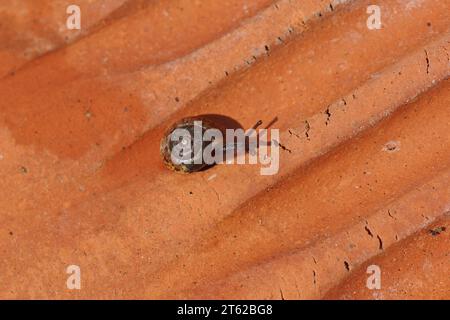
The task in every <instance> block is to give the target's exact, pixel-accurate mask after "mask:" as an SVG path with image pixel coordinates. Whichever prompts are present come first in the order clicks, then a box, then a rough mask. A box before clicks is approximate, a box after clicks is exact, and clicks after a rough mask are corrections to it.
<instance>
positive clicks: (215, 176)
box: [208, 173, 217, 181]
mask: <svg viewBox="0 0 450 320" xmlns="http://www.w3.org/2000/svg"><path fill="white" fill-rule="evenodd" d="M215 178H217V174H215V173H214V174H213V175H211V176H210V177H209V178H208V181H211V180H214V179H215Z"/></svg>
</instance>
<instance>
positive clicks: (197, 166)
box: [160, 118, 222, 173]
mask: <svg viewBox="0 0 450 320" xmlns="http://www.w3.org/2000/svg"><path fill="white" fill-rule="evenodd" d="M217 127H218V126H217V125H216V124H215V123H213V122H212V121H209V120H207V119H199V118H185V119H182V120H181V121H179V122H177V123H176V124H174V125H173V126H172V127H170V128H169V130H167V131H166V133H165V134H164V137H163V139H162V140H161V145H160V151H161V155H162V157H163V162H164V164H165V165H166V167H167V168H169V169H170V170H173V171H177V172H181V173H192V172H198V171H201V170H203V169H205V168H207V167H208V166H210V165H209V164H207V163H205V161H203V153H202V150H204V149H205V148H206V147H207V146H208V145H210V144H211V143H212V142H211V141H204V140H203V134H204V133H205V131H206V130H209V129H217ZM219 130H220V129H219ZM221 131H222V130H221ZM178 132H179V133H183V135H182V136H179V135H177V134H176V133H178ZM196 132H198V133H200V135H199V136H198V137H196V135H195V133H196ZM187 144H189V145H190V148H189V146H186V145H187ZM182 147H185V149H187V150H191V151H190V152H188V154H184V155H180V154H178V152H177V148H178V149H181V148H182ZM196 149H197V150H199V151H200V152H197V153H195V151H196Z"/></svg>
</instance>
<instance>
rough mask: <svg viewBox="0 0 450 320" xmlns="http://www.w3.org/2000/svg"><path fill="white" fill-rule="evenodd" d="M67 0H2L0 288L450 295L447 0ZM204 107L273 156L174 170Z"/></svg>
mask: <svg viewBox="0 0 450 320" xmlns="http://www.w3.org/2000/svg"><path fill="white" fill-rule="evenodd" d="M71 2H72V1H69V0H40V1H22V0H11V1H1V3H0V59H1V61H2V63H1V65H0V97H1V99H0V181H1V188H0V260H1V261H2V262H3V263H1V264H0V298H3V299H16V298H20V299H88V298H94V299H115V298H118V299H186V298H189V299H286V300H287V299H450V220H449V219H450V182H449V181H450V134H449V132H450V80H449V75H450V16H449V13H450V1H448V0H420V1H418V0H396V1H393V0H378V1H376V2H377V5H378V8H379V9H380V18H381V20H380V21H381V25H380V28H379V29H377V28H375V29H373V28H369V27H368V23H367V21H368V20H369V19H370V16H371V11H370V10H369V11H368V7H369V6H370V5H372V1H367V0H353V1H351V0H347V1H343V0H340V1H337V0H334V1H331V0H327V1H325V0H277V1H275V0H251V1H250V0H223V1H216V0H202V1H194V0H170V1H169V0H153V1H145V0H107V1H106V0H80V1H78V5H79V6H80V9H81V29H80V30H69V29H68V28H67V26H66V20H67V19H68V17H69V14H68V13H67V12H66V8H67V6H69V5H70V4H71ZM199 115H214V116H216V117H222V118H227V119H231V120H233V122H234V123H235V124H237V125H238V126H239V127H242V128H251V127H252V126H253V125H254V124H255V123H256V122H257V121H258V120H262V121H263V126H265V127H270V128H271V129H279V130H280V137H279V141H278V143H279V145H280V147H281V148H280V166H279V172H278V173H277V174H275V175H269V176H264V175H261V174H260V166H258V165H250V164H247V165H237V164H235V165H225V164H219V165H216V166H213V167H211V168H208V169H207V170H203V171H200V172H196V173H192V174H179V173H177V172H174V171H171V170H168V169H167V168H166V166H164V164H163V160H162V157H161V155H160V141H161V139H162V138H163V135H164V133H165V132H166V130H167V128H168V127H170V126H171V125H173V124H174V123H176V122H177V121H179V120H180V119H183V118H186V117H193V116H199ZM72 265H75V266H78V267H79V268H80V270H81V288H80V289H79V290H77V289H75V290H73V288H69V287H68V286H67V280H68V278H69V276H70V273H67V270H68V269H67V268H68V267H69V266H72ZM373 266H375V267H377V268H379V270H380V271H381V272H380V279H379V280H380V282H379V284H380V286H379V287H375V288H374V287H371V286H370V285H367V284H368V282H367V281H368V278H369V277H370V276H371V275H372V274H371V273H370V272H369V271H368V270H369V269H370V268H371V267H373Z"/></svg>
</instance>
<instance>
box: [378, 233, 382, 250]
mask: <svg viewBox="0 0 450 320" xmlns="http://www.w3.org/2000/svg"><path fill="white" fill-rule="evenodd" d="M377 238H378V243H379V246H378V248H379V249H380V250H383V240H382V239H381V237H380V236H379V235H378V234H377Z"/></svg>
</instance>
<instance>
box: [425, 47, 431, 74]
mask: <svg viewBox="0 0 450 320" xmlns="http://www.w3.org/2000/svg"><path fill="white" fill-rule="evenodd" d="M424 51H425V60H426V61H427V74H430V58H429V57H428V51H427V50H426V49H425V50H424Z"/></svg>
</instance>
